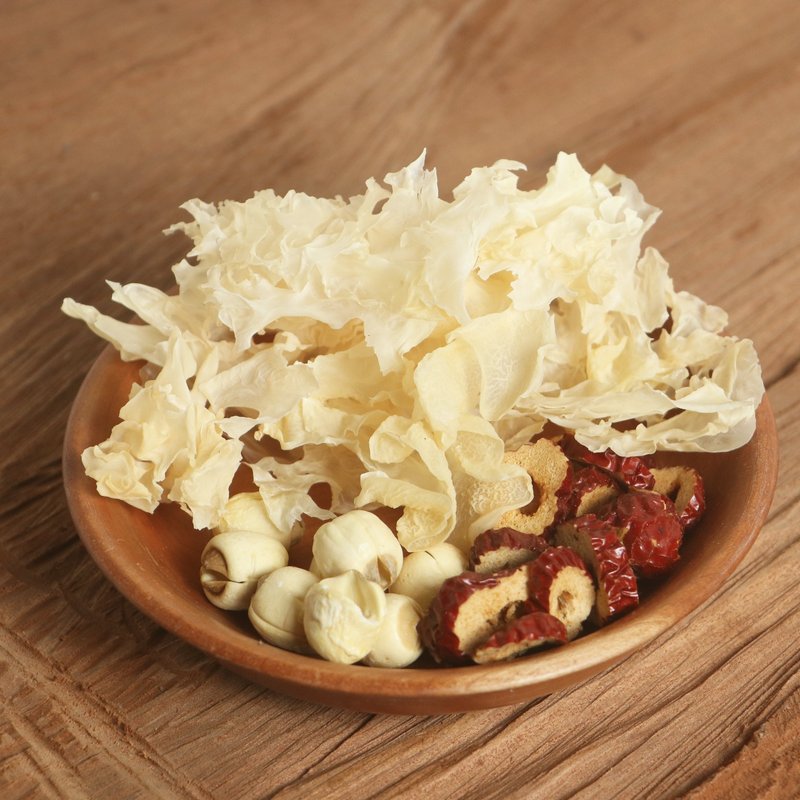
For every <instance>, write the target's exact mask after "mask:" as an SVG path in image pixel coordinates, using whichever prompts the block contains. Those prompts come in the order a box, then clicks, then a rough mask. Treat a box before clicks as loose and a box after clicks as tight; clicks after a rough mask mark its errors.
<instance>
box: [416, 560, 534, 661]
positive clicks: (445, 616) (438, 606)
mask: <svg viewBox="0 0 800 800" xmlns="http://www.w3.org/2000/svg"><path fill="white" fill-rule="evenodd" d="M515 571H516V570H503V571H501V572H493V573H490V574H488V575H487V574H481V573H479V572H462V573H461V574H460V575H456V576H455V577H452V578H448V579H447V580H446V581H445V582H444V583H443V584H442V586H441V588H440V589H439V593H438V594H437V595H436V597H435V598H434V599H433V602H432V603H431V605H430V608H429V609H428V613H427V614H426V615H425V616H424V617H423V618H422V619H421V620H420V621H419V623H418V625H417V631H418V632H419V636H420V640H421V641H422V644H423V645H424V646H425V648H426V649H427V650H428V652H429V653H430V654H431V655H432V656H433V657H434V659H435V660H436V661H437V662H439V663H440V664H452V665H459V664H469V663H470V661H471V659H470V656H469V654H468V653H466V652H465V651H464V650H463V649H462V647H461V640H460V639H459V638H458V636H457V635H456V633H455V627H456V621H457V619H458V615H459V613H461V610H462V606H463V605H464V603H465V602H466V601H467V600H468V599H469V598H470V597H471V596H472V595H473V594H475V592H479V591H481V590H483V589H487V588H492V587H495V586H498V585H499V584H500V582H501V581H502V580H503V578H505V577H507V576H509V575H511V574H512V573H513V572H515ZM521 599H522V600H524V598H521Z"/></svg>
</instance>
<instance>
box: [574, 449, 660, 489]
mask: <svg viewBox="0 0 800 800" xmlns="http://www.w3.org/2000/svg"><path fill="white" fill-rule="evenodd" d="M561 447H562V449H563V451H564V452H565V453H566V455H567V458H570V459H572V460H573V461H579V462H581V463H583V464H591V465H592V466H595V467H599V468H600V469H602V470H605V471H606V472H608V473H610V474H611V475H613V476H614V478H616V480H618V481H619V482H620V483H623V484H625V485H626V486H629V487H630V488H631V489H652V488H653V485H654V484H655V478H654V477H653V473H652V472H651V471H650V466H651V464H652V459H651V458H650V457H648V456H618V455H617V454H616V453H615V452H614V451H613V450H604V451H603V452H602V453H593V452H592V451H591V450H589V448H588V447H584V446H583V445H582V444H580V442H578V441H577V440H576V439H575V438H574V437H572V436H565V437H564V438H563V439H562V441H561Z"/></svg>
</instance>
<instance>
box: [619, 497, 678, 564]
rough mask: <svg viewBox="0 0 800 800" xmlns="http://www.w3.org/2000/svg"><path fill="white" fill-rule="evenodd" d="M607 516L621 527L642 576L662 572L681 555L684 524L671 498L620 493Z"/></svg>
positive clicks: (633, 560) (628, 549) (625, 541)
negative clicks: (679, 518)
mask: <svg viewBox="0 0 800 800" xmlns="http://www.w3.org/2000/svg"><path fill="white" fill-rule="evenodd" d="M606 518H607V519H608V521H609V522H611V523H612V524H613V525H616V526H617V527H618V528H620V534H621V536H622V541H623V542H624V543H625V549H626V550H627V551H628V557H629V558H630V561H631V564H632V565H633V567H634V569H636V570H637V572H639V573H640V574H641V575H644V576H645V577H648V578H653V577H656V576H658V575H661V574H662V573H664V572H666V571H667V570H668V569H669V568H670V567H672V566H673V565H674V564H675V563H676V562H677V561H678V559H679V558H680V553H679V551H680V546H681V543H682V541H683V526H682V525H681V523H680V521H679V520H678V515H677V514H676V513H675V506H674V505H673V503H672V501H671V500H670V499H669V498H668V497H665V496H664V495H661V494H658V493H656V492H627V493H626V494H623V495H620V497H619V498H618V499H617V502H616V504H615V505H614V509H613V511H612V512H611V513H610V514H609V515H608V516H607V517H606Z"/></svg>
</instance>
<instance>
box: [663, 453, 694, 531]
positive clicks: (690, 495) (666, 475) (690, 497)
mask: <svg viewBox="0 0 800 800" xmlns="http://www.w3.org/2000/svg"><path fill="white" fill-rule="evenodd" d="M653 477H654V478H655V485H654V486H653V489H654V490H655V491H656V492H658V493H659V494H663V495H666V496H667V497H669V499H670V500H672V502H673V503H674V504H675V511H676V512H677V514H678V519H679V520H680V522H681V525H683V527H684V529H687V528H691V527H693V526H694V525H696V524H697V522H698V521H699V520H700V517H702V516H703V513H704V512H705V510H706V492H705V486H704V485H703V478H702V477H701V475H700V473H699V472H698V471H697V470H696V469H693V468H692V467H686V466H679V467H660V468H656V469H653Z"/></svg>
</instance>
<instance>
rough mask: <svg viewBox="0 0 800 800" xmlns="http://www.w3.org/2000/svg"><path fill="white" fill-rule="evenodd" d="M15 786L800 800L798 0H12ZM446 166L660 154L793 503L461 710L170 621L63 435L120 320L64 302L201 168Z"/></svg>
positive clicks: (229, 186) (539, 165)
mask: <svg viewBox="0 0 800 800" xmlns="http://www.w3.org/2000/svg"><path fill="white" fill-rule="evenodd" d="M0 54H2V55H0V59H1V60H2V62H1V63H2V71H0V108H1V109H2V115H0V176H1V177H0V200H2V204H1V206H0V207H2V214H0V242H2V243H3V254H2V266H0V270H2V272H1V274H2V279H3V280H2V291H0V310H1V311H2V314H0V331H1V332H2V333H0V335H1V336H2V342H1V346H0V359H2V367H0V374H2V376H3V378H2V394H1V395H0V402H2V415H1V416H0V419H2V423H0V424H1V425H2V442H3V452H2V466H3V472H2V483H1V484H0V486H1V487H2V489H0V514H1V515H2V533H1V534H0V796H1V797H3V798H18V797H57V798H96V797H114V798H118V799H119V800H122V799H123V798H153V797H159V798H161V797H164V798H216V797H276V798H295V797H297V798H300V797H303V798H317V797H320V798H322V797H324V798H331V797H347V798H349V799H350V800H356V798H362V797H373V796H380V797H420V796H425V797H427V798H431V800H433V798H439V797H442V798H444V797H448V798H449V797H459V798H481V800H485V799H486V798H509V797H542V798H545V797H546V798H562V797H572V796H575V797H582V798H606V797H609V798H610V797H620V798H633V797H647V798H661V797H677V796H683V795H686V794H687V793H688V794H690V795H691V797H693V798H717V797H719V798H723V797H724V798H751V797H769V798H789V797H795V796H798V795H800V766H798V763H800V744H799V743H800V675H799V674H798V663H800V579H798V575H800V533H798V531H799V530H800V503H799V502H798V497H799V495H800V403H798V394H799V393H800V375H799V374H798V369H797V364H798V356H799V355H800V325H799V324H798V316H799V315H798V310H797V304H798V300H799V299H800V226H799V225H798V224H797V220H798V215H800V4H797V3H795V2H792V0H762V2H759V3H752V2H750V0H730V2H727V3H716V2H712V1H711V0H708V2H699V1H698V2H689V1H688V0H687V1H683V2H674V3H641V2H637V1H635V0H630V1H629V0H614V1H612V2H608V3H581V2H567V1H566V0H564V1H563V2H546V1H543V2H525V0H519V2H503V1H499V2H475V1H474V0H473V1H472V2H455V1H453V2H447V1H445V0H442V1H437V0H428V1H427V2H426V1H424V0H418V1H417V2H413V1H412V0H409V2H399V0H390V1H389V2H383V3H379V2H370V1H369V0H336V2H321V1H320V2H310V1H306V2H288V0H286V1H285V2H275V3H253V2H244V0H242V1H241V2H236V1H234V2H231V1H230V0H229V1H228V2H223V1H222V0H196V2H193V3H174V4H168V3H161V2H156V0H140V2H136V3H125V2H105V0H70V2H68V3H64V2H56V0H40V2H34V1H33V0H28V1H25V0H6V2H4V3H3V4H2V6H1V7H0ZM425 146H427V147H428V152H429V157H430V162H431V163H433V164H435V165H436V166H437V167H438V170H439V174H440V179H441V182H442V184H443V185H444V186H447V187H451V186H452V185H453V184H454V183H455V182H456V181H457V180H458V179H460V177H462V175H463V174H464V173H465V171H466V170H468V169H469V168H470V167H472V166H474V165H477V164H484V163H488V162H491V161H493V160H495V159H496V158H498V157H511V158H517V159H519V160H522V161H524V162H526V163H528V164H529V166H530V170H531V178H530V182H531V183H534V182H538V181H539V180H540V179H541V176H542V170H543V169H544V168H545V167H546V166H547V165H549V163H550V162H551V161H552V160H553V157H554V155H555V153H556V152H557V151H558V150H559V149H564V150H572V151H576V152H578V153H579V155H580V156H581V158H582V160H583V161H584V163H585V164H586V165H587V166H590V167H596V166H599V165H600V164H601V163H603V162H607V163H609V164H611V165H612V166H613V167H614V168H615V169H617V170H618V171H620V172H624V173H626V174H629V175H631V176H632V177H634V178H635V179H636V180H637V182H638V183H639V185H640V187H641V188H642V190H643V191H644V193H645V196H646V197H647V198H648V199H649V200H650V201H651V202H653V203H655V204H656V205H659V206H660V207H662V208H663V209H664V210H665V212H664V215H663V217H662V220H661V221H660V222H659V224H658V226H657V227H656V229H655V231H654V232H653V233H652V234H651V235H650V236H649V243H650V244H653V245H655V246H657V247H659V248H660V249H661V250H662V252H663V253H664V255H665V256H666V257H667V259H668V260H669V261H670V262H671V265H672V267H671V268H672V274H673V277H674V279H675V282H676V284H677V285H678V286H679V287H682V288H686V289H689V290H691V291H694V292H696V293H698V294H700V295H701V296H703V297H704V298H705V299H707V300H709V301H712V302H715V303H719V304H721V305H723V306H724V307H725V308H726V309H727V310H728V311H729V312H730V315H731V320H732V329H733V330H734V331H735V332H737V333H739V334H740V335H744V336H749V337H751V338H753V339H754V340H755V342H756V345H757V347H758V349H759V352H760V355H761V359H762V363H763V370H764V376H765V380H766V383H767V385H768V387H769V394H770V398H771V401H772V404H773V407H774V410H775V413H776V416H777V421H778V429H779V432H780V446H781V458H782V465H781V471H780V478H779V485H778V490H777V494H776V497H775V500H774V503H773V507H772V511H771V515H770V518H769V521H768V523H767V525H766V526H765V527H764V530H763V533H762V535H761V536H760V538H759V539H758V540H757V542H756V544H755V546H754V548H753V549H752V551H751V552H750V554H749V555H748V556H747V558H746V560H745V561H744V562H743V564H742V565H741V566H740V568H739V569H738V570H737V571H736V572H735V574H734V575H733V576H732V577H731V578H730V579H729V580H728V581H727V582H726V584H725V587H724V589H723V590H722V591H721V592H719V593H718V594H717V595H716V596H715V597H714V598H713V599H712V600H711V601H709V602H708V603H706V605H705V606H704V607H702V608H701V609H699V610H698V611H697V612H696V613H694V614H693V615H692V616H691V617H690V618H689V619H687V620H685V622H684V623H682V624H681V625H679V626H677V627H676V628H675V629H674V630H672V631H671V632H670V633H669V634H667V635H664V636H662V637H661V638H659V639H658V640H657V641H655V642H654V643H652V644H651V645H650V646H648V647H646V648H645V649H644V650H642V651H641V652H639V653H637V654H636V655H634V656H632V657H630V658H628V659H627V660H626V661H624V662H623V663H621V664H619V665H618V666H616V667H614V668H613V669H610V670H608V671H607V672H605V673H604V674H601V675H600V676H598V677H596V678H594V679H592V680H589V681H587V682H586V683H584V684H582V685H579V686H576V687H575V688H573V689H571V690H569V691H565V692H563V693H561V694H558V695H554V696H551V697H548V698H545V699H542V700H539V701H535V702H532V703H529V704H527V705H523V706H517V707H511V708H504V709H497V710H492V711H485V712H479V713H472V714H464V715H453V716H446V717H433V718H393V717H387V716H379V715H374V716H373V715H366V714H359V713H354V712H349V711H336V710H329V709H325V708H320V707H315V706H311V705H307V704H304V703H302V702H300V701H295V700H291V699H287V698H285V697H281V696H278V695H275V694H272V693H270V692H268V691H264V690H261V689H258V688H256V687H254V686H252V685H249V684H247V683H245V682H244V681H242V680H240V679H239V678H237V677H235V676H233V675H232V674H230V673H228V672H226V671H225V670H223V669H221V668H220V667H218V666H216V665H215V664H214V663H212V662H211V661H210V660H209V659H207V658H206V657H205V656H203V655H202V654H200V653H198V652H197V651H195V650H193V649H192V648H190V647H188V646H187V645H184V644H183V643H182V642H180V641H178V640H176V639H175V638H173V637H172V636H171V635H168V634H167V633H165V632H163V631H162V630H160V629H159V628H158V627H157V626H155V625H154V624H153V623H151V622H150V621H149V620H148V619H147V618H145V617H144V616H142V615H141V614H140V613H139V612H137V611H136V610H134V609H133V608H132V606H130V605H129V603H128V602H127V601H126V600H125V599H123V598H122V597H121V596H120V595H119V594H118V593H117V592H116V591H115V590H114V589H113V588H112V587H111V585H110V584H109V583H108V582H107V581H106V580H105V578H104V577H103V576H102V575H101V574H100V572H99V570H98V569H97V568H96V567H95V565H94V564H93V562H92V561H91V560H90V559H89V557H88V556H87V554H86V553H85V551H84V550H83V548H82V547H81V544H80V542H79V540H78V538H77V535H76V533H75V530H74V528H73V525H72V523H71V521H70V518H69V515H68V513H67V510H66V505H65V500H64V496H63V491H62V486H61V472H60V446H61V438H62V435H63V430H64V424H65V420H66V415H67V412H68V409H69V405H70V402H71V399H72V398H73V397H74V395H75V393H76V390H77V387H78V385H79V383H80V381H81V379H82V377H83V375H84V374H85V372H86V370H87V369H88V367H89V365H90V364H91V362H92V360H93V359H94V358H95V357H96V355H97V354H98V352H99V351H100V349H101V344H100V343H99V342H98V341H97V340H95V339H94V338H93V337H92V336H91V335H90V334H89V333H87V332H86V331H84V330H83V329H82V328H81V327H80V326H79V325H78V324H77V323H75V322H73V321H71V320H68V319H66V318H65V317H63V316H61V315H60V314H59V312H58V305H59V301H60V298H61V297H63V296H64V295H66V294H70V295H72V296H75V297H77V298H79V299H80V300H82V301H84V302H90V303H95V304H98V305H100V306H101V307H102V308H103V309H110V307H111V304H110V303H109V301H108V292H107V290H106V288H105V286H104V285H103V283H102V279H104V278H112V279H116V280H123V281H130V280H140V281H144V282H152V283H155V284H156V285H160V286H166V285H168V283H169V277H170V276H169V273H168V267H169V265H170V264H172V263H174V261H176V260H177V259H178V257H179V256H180V255H181V254H182V251H183V248H184V243H183V242H182V241H180V240H179V238H177V237H173V238H171V239H163V238H162V237H161V236H160V233H159V231H160V230H161V229H162V228H164V227H165V226H166V225H168V224H170V223H171V222H173V221H175V220H176V219H177V218H179V212H178V209H177V206H178V205H179V204H180V203H181V202H183V201H184V200H186V199H188V198H190V197H194V196H200V197H203V198H205V199H208V200H220V199H223V198H226V197H234V198H239V199H242V198H245V197H247V196H249V194H250V193H252V191H253V190H255V189H256V188H262V187H264V186H273V187H275V188H276V189H277V190H279V191H285V190H287V189H289V188H291V187H299V188H303V189H305V190H307V191H309V192H312V193H318V194H331V193H342V194H346V193H354V192H357V191H359V190H360V188H361V186H362V182H363V180H364V178H365V177H366V176H368V175H383V174H384V173H385V172H386V171H387V170H389V169H393V168H396V167H398V166H401V165H403V164H405V163H407V162H408V161H409V160H411V158H413V157H414V156H415V155H417V154H418V153H419V151H420V150H421V149H422V148H423V147H425Z"/></svg>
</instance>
